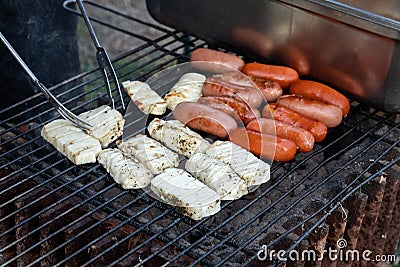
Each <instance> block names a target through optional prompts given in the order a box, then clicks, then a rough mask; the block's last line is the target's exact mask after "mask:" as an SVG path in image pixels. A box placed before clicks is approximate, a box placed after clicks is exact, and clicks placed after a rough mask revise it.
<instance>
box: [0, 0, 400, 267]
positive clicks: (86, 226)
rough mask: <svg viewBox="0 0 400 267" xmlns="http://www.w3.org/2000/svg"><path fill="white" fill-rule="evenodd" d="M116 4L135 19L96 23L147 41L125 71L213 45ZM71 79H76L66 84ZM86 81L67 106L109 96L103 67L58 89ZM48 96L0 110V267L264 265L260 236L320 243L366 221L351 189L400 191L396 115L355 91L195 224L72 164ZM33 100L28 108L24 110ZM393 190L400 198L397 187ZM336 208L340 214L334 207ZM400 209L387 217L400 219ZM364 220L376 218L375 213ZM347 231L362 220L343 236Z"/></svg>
mask: <svg viewBox="0 0 400 267" xmlns="http://www.w3.org/2000/svg"><path fill="white" fill-rule="evenodd" d="M94 5H95V3H94ZM96 7H97V8H100V9H101V10H108V9H107V8H105V7H100V6H96ZM108 11H109V12H112V13H113V14H114V15H115V16H116V17H118V18H120V19H122V20H124V22H126V21H129V22H130V23H131V24H130V25H129V27H127V28H123V29H121V28H118V26H115V25H110V24H108V22H106V21H101V19H92V21H97V22H99V23H101V24H102V25H104V26H107V27H109V28H112V29H114V30H116V31H118V32H120V33H121V34H127V35H129V36H130V37H132V38H139V39H140V40H145V43H144V44H143V45H139V46H138V47H135V48H134V49H133V50H132V51H129V52H127V53H125V54H124V55H121V56H120V57H118V58H117V59H115V61H114V63H115V62H118V67H117V68H116V73H117V75H118V77H119V79H120V80H125V79H130V80H134V79H139V80H146V79H147V78H148V77H150V76H151V75H152V74H154V73H156V72H158V71H159V70H160V69H164V68H166V67H168V66H170V65H174V64H176V63H179V62H182V61H187V60H188V53H190V52H191V51H192V50H193V49H195V48H196V47H202V46H205V45H206V44H205V42H204V41H203V40H200V39H197V38H194V37H189V36H187V35H185V34H183V33H181V32H179V31H170V30H166V29H164V28H162V27H158V26H156V25H151V24H148V23H144V22H142V21H140V20H136V19H135V18H132V17H129V16H126V15H125V14H123V13H121V12H118V11H115V10H108ZM145 26H146V27H152V29H154V30H156V31H159V32H160V33H161V37H159V38H155V39H151V38H150V37H149V36H136V33H135V32H131V31H130V29H135V27H145ZM70 82H78V83H77V86H76V87H74V88H71V89H70V90H69V91H65V90H64V86H66V85H67V84H69V83H70ZM84 86H87V87H88V88H90V90H88V91H86V92H85V93H84V95H83V96H79V99H82V98H84V99H85V100H84V101H82V102H80V103H79V105H76V99H77V98H71V99H69V100H68V101H66V102H65V103H63V104H65V105H66V106H73V107H74V108H73V110H74V111H80V110H88V109H90V108H93V107H97V106H99V105H101V104H103V102H104V101H105V100H104V99H103V98H107V93H102V92H101V91H100V88H101V87H102V76H101V73H100V72H99V70H98V69H96V70H92V71H89V72H86V73H82V74H81V75H79V76H78V77H75V78H73V79H72V80H70V81H66V82H65V83H61V84H59V85H57V86H55V87H53V88H50V89H51V91H52V92H53V93H54V94H55V95H56V96H58V95H61V94H73V93H74V91H76V90H79V89H81V88H82V87H84ZM40 96H41V95H40V94H38V95H35V96H33V97H32V98H29V99H26V100H24V101H22V102H20V103H18V104H16V105H15V106H11V107H9V108H7V109H5V110H1V111H0V115H5V117H7V119H6V120H3V121H1V122H0V127H1V128H2V129H1V130H0V131H1V132H0V196H1V199H2V201H1V202H0V256H1V257H0V265H11V266H13V265H20V266H36V265H39V264H41V265H43V266H105V265H109V266H115V265H117V264H118V265H119V266H135V265H137V266H143V265H144V266H146V265H147V266H162V265H163V264H164V265H166V266H168V265H171V266H198V265H201V266H227V265H228V266H229V265H233V266H235V265H237V266H254V265H257V264H259V265H262V266H265V265H266V264H267V263H266V262H260V261H259V260H258V258H257V255H258V252H259V250H260V248H261V247H262V246H263V245H266V246H267V247H269V248H273V249H283V250H286V251H289V250H290V249H292V248H296V249H298V250H299V251H302V250H304V249H315V250H317V251H318V249H320V248H321V247H325V248H326V247H327V246H328V245H331V243H329V241H328V239H327V236H328V237H329V236H331V234H333V232H334V230H335V231H336V229H335V226H336V225H338V224H345V226H346V229H347V228H348V227H350V226H352V227H356V226H357V224H356V223H354V222H352V221H351V219H352V220H353V219H357V218H352V217H351V216H354V214H356V210H354V208H352V205H353V203H354V202H356V201H354V199H356V200H360V201H361V202H362V203H364V206H363V207H364V208H360V209H359V210H357V212H360V213H361V214H365V201H366V196H365V195H368V196H371V197H370V198H371V199H374V198H375V196H376V194H375V193H374V192H369V191H368V188H367V187H366V186H371V187H372V188H381V189H382V190H383V191H384V192H385V193H389V192H392V191H393V192H392V193H393V194H394V195H395V196H396V195H397V192H398V188H399V185H398V183H397V187H395V186H390V187H389V186H387V187H383V185H384V184H385V183H384V182H383V179H381V176H382V177H385V178H386V180H387V183H389V181H391V180H393V181H398V177H399V175H400V171H399V168H400V167H399V162H400V140H399V138H398V136H399V133H400V129H399V128H400V122H399V121H396V119H395V116H394V115H391V114H387V113H385V112H382V111H379V110H375V109H371V108H368V107H366V106H364V105H360V104H358V103H357V102H355V101H352V108H351V111H350V113H349V115H348V117H347V118H346V119H345V120H344V122H343V123H342V124H341V125H340V126H339V127H336V128H334V129H331V130H330V131H329V134H328V137H327V139H326V140H325V141H324V142H323V143H320V144H317V145H316V146H315V148H314V149H313V151H311V152H310V153H307V154H301V153H299V154H298V155H297V156H296V158H295V160H293V161H292V162H289V163H284V164H283V163H279V164H274V165H273V166H272V170H271V174H272V177H271V181H270V182H268V183H266V184H265V185H263V186H262V187H260V188H259V189H257V190H256V191H255V192H253V193H252V194H249V195H248V196H246V197H244V198H243V199H240V200H237V201H224V202H223V203H222V210H221V212H219V213H218V214H216V215H214V216H211V217H208V218H205V219H203V220H201V221H198V222H196V221H193V220H190V219H188V218H187V217H184V216H181V215H180V214H179V213H177V212H176V210H175V209H174V208H173V207H171V206H168V205H165V204H163V203H161V202H158V201H156V200H154V199H152V198H151V197H149V196H148V195H147V194H145V193H144V192H143V191H142V190H122V189H121V188H120V187H119V186H118V185H117V184H116V183H115V182H114V181H113V180H112V179H111V178H110V176H109V175H108V174H107V173H106V171H105V170H104V169H103V168H102V167H101V165H99V164H97V163H96V164H87V165H83V166H75V165H73V164H72V163H70V162H69V161H68V160H67V159H66V158H65V157H63V156H62V155H61V154H60V153H58V152H57V151H56V150H55V149H54V148H52V147H51V146H50V145H49V144H47V143H46V142H45V141H44V140H43V139H42V137H40V134H39V132H40V129H41V127H42V126H43V125H44V124H46V123H48V122H49V121H51V120H53V119H54V118H55V117H56V114H54V113H52V112H51V111H52V110H51V106H50V105H49V104H48V103H47V102H45V101H41V102H40V101H39V100H40ZM127 97H128V96H126V95H125V98H127ZM37 101H39V102H37ZM31 103H36V105H35V106H33V105H31ZM24 105H26V106H28V107H29V108H28V109H27V110H25V111H23V112H22V113H16V112H15V110H17V108H19V107H21V106H24ZM117 107H118V108H120V107H121V105H117ZM39 110H40V111H39ZM131 116H135V117H134V119H133V120H131V121H134V122H136V123H140V122H141V121H142V120H144V119H145V117H144V116H143V114H141V113H137V114H131ZM3 117H4V116H3ZM14 121H19V122H18V123H14ZM26 126H29V127H28V129H26V128H27V127H26ZM382 190H381V191H379V192H382ZM357 195H358V196H359V198H354V197H355V196H357ZM360 195H361V196H360ZM386 195H389V194H386ZM387 200H388V201H391V202H393V201H397V202H396V203H398V202H399V201H400V196H399V195H398V199H397V200H394V199H390V198H388V199H387ZM376 202H379V201H378V200H376ZM380 203H383V202H382V199H381V202H380ZM399 203H400V202H399ZM360 206H362V205H360ZM382 207H383V204H382ZM378 210H379V209H378ZM347 211H351V212H347ZM346 212H347V213H346ZM336 213H338V214H339V216H338V217H335V216H333V215H335V214H336ZM378 213H379V212H378ZM344 214H346V216H344ZM391 214H392V212H389V213H388V214H384V215H386V216H388V217H385V218H386V220H387V221H388V222H392V221H394V222H395V227H396V226H397V225H396V220H395V219H396V218H397V217H395V216H394V215H393V216H391ZM389 215H390V216H389ZM365 216H368V214H367V215H365ZM347 217H348V218H347ZM347 219H348V220H347ZM332 221H333V222H332ZM366 223H368V224H369V225H373V223H371V221H369V218H368V220H366ZM327 226H329V229H328V227H327ZM360 228H361V229H364V228H363V225H358V229H359V230H360ZM388 228H389V229H393V225H392V224H388ZM331 230H332V232H331ZM350 230H354V228H351V229H347V230H344V229H343V230H342V231H341V234H342V235H343V231H344V234H346V233H348V232H351V231H350ZM361 232H362V231H361ZM365 234H367V233H365ZM365 236H366V235H365ZM380 236H382V235H380ZM346 238H347V237H346ZM355 238H358V235H357V236H356V237H355ZM349 241H350V240H349ZM389 241H390V240H388V242H389ZM335 242H336V240H335ZM360 243H361V242H358V244H360ZM384 244H386V243H385V240H384ZM349 246H350V245H349ZM370 249H372V250H374V248H370ZM374 251H375V250H374ZM385 253H388V252H385ZM271 264H272V263H271ZM296 264H298V265H301V264H303V265H304V264H305V266H311V264H312V263H311V262H302V263H301V262H297V263H296Z"/></svg>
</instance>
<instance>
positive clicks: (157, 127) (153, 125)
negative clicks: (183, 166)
mask: <svg viewBox="0 0 400 267" xmlns="http://www.w3.org/2000/svg"><path fill="white" fill-rule="evenodd" d="M147 129H148V131H149V133H150V136H151V137H153V138H154V139H156V140H157V141H160V142H162V143H163V144H165V145H166V146H167V147H168V148H170V149H171V150H173V151H175V152H178V153H180V154H182V155H184V156H185V157H188V158H190V157H191V156H192V155H193V154H194V153H195V152H196V151H199V152H204V151H205V150H206V149H207V148H208V147H209V146H210V143H209V142H207V141H206V140H205V139H204V138H203V137H201V135H199V134H198V133H196V132H194V131H192V130H190V129H189V128H188V127H186V126H185V125H184V124H183V123H181V122H180V121H178V120H169V121H164V120H161V119H158V118H155V119H154V120H153V121H151V122H150V124H149V126H148V127H147Z"/></svg>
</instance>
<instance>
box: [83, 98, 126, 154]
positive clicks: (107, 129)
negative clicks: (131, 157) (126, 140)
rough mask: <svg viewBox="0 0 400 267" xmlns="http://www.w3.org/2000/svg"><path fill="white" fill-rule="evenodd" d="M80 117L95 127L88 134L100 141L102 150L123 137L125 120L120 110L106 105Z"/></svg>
mask: <svg viewBox="0 0 400 267" xmlns="http://www.w3.org/2000/svg"><path fill="white" fill-rule="evenodd" d="M79 117H80V118H82V119H83V120H85V121H87V122H88V123H89V124H91V125H92V126H93V127H92V128H91V129H90V131H87V133H88V134H89V135H91V136H93V137H94V138H96V139H98V140H99V141H100V143H101V146H102V148H106V147H108V145H109V144H110V143H112V142H113V141H114V140H116V139H117V138H118V137H120V136H121V135H122V130H123V128H124V124H125V119H124V117H123V116H122V114H121V113H119V112H118V110H115V109H112V108H111V107H109V106H106V105H104V106H100V107H98V108H95V109H92V110H89V111H86V112H84V113H81V114H80V115H79Z"/></svg>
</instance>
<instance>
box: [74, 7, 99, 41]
mask: <svg viewBox="0 0 400 267" xmlns="http://www.w3.org/2000/svg"><path fill="white" fill-rule="evenodd" d="M76 3H77V4H78V7H79V9H80V10H81V13H82V17H83V20H84V21H85V24H86V26H87V28H88V30H89V34H90V37H91V38H92V40H93V43H94V45H95V46H96V48H98V47H100V42H99V40H98V39H97V36H96V33H95V32H94V29H93V26H92V23H91V22H90V20H89V16H88V14H87V12H86V9H85V6H84V5H83V2H82V0H76Z"/></svg>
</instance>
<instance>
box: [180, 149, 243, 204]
mask: <svg viewBox="0 0 400 267" xmlns="http://www.w3.org/2000/svg"><path fill="white" fill-rule="evenodd" d="M185 169H186V170H187V171H188V172H189V173H190V174H192V175H193V176H194V177H196V178H197V179H199V180H200V181H201V182H203V183H204V184H206V185H208V187H210V188H211V189H213V190H214V191H215V192H217V193H218V194H219V195H220V197H221V200H233V199H238V198H240V197H241V196H243V195H245V194H247V193H248V191H247V186H246V184H245V183H244V181H243V180H242V179H241V178H240V177H239V176H238V175H237V174H236V173H235V172H234V171H233V170H232V169H231V167H229V165H227V164H225V163H223V162H222V161H219V160H218V159H216V158H213V157H210V156H208V155H206V154H203V153H196V154H194V155H193V156H192V157H191V158H190V159H189V160H187V161H186V163H185Z"/></svg>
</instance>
